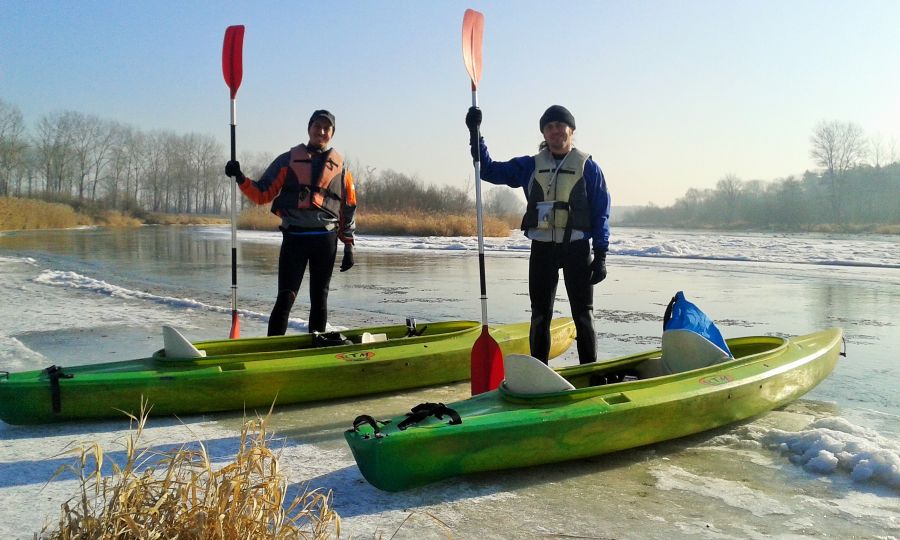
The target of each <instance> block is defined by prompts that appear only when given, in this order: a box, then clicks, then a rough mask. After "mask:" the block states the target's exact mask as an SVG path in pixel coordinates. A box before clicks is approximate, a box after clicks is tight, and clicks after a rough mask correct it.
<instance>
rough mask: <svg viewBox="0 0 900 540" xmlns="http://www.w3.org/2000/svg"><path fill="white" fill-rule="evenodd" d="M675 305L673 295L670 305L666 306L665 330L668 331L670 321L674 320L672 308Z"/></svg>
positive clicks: (664, 316)
mask: <svg viewBox="0 0 900 540" xmlns="http://www.w3.org/2000/svg"><path fill="white" fill-rule="evenodd" d="M674 307H675V297H674V296H673V297H672V299H671V300H669V305H668V306H666V313H665V315H663V332H665V331H666V326H668V325H669V321H670V320H672V309H673V308H674Z"/></svg>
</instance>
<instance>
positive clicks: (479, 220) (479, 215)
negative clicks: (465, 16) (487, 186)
mask: <svg viewBox="0 0 900 540" xmlns="http://www.w3.org/2000/svg"><path fill="white" fill-rule="evenodd" d="M472 106H473V107H477V106H478V90H477V89H476V88H475V85H474V84H473V85H472ZM475 141H481V133H480V130H479V129H478V128H477V127H476V128H475ZM476 144H481V143H480V142H476ZM476 156H477V157H476V158H475V209H476V211H475V214H476V227H477V228H478V276H479V278H480V279H481V324H483V325H485V326H487V323H488V315H487V279H486V278H485V272H484V211H483V209H482V203H481V153H480V152H479V153H478V154H476Z"/></svg>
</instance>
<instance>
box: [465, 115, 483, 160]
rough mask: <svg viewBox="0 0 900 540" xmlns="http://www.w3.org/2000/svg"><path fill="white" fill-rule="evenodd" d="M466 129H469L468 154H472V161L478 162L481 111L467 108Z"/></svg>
mask: <svg viewBox="0 0 900 540" xmlns="http://www.w3.org/2000/svg"><path fill="white" fill-rule="evenodd" d="M466 127H467V128H469V153H471V154H472V159H474V160H475V161H478V159H479V158H480V155H479V151H480V145H479V143H478V128H479V127H481V109H479V108H478V107H469V112H467V113H466Z"/></svg>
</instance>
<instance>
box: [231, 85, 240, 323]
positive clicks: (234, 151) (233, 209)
mask: <svg viewBox="0 0 900 540" xmlns="http://www.w3.org/2000/svg"><path fill="white" fill-rule="evenodd" d="M235 102H236V100H235V99H234V98H232V99H231V160H232V161H235V160H237V136H236V135H235V126H236V125H237V120H236V116H237V107H236V105H235ZM236 213H237V182H232V183H231V334H232V336H231V337H233V338H236V337H238V336H237V335H236V334H239V333H240V331H239V330H237V328H238V326H239V323H238V310H237V219H236V217H235V215H236Z"/></svg>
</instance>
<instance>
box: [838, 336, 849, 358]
mask: <svg viewBox="0 0 900 540" xmlns="http://www.w3.org/2000/svg"><path fill="white" fill-rule="evenodd" d="M841 345H843V349H844V350H843V351H841V352H839V353H838V354H840V355H841V356H843V357H844V358H847V339H846V338H844V336H841Z"/></svg>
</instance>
